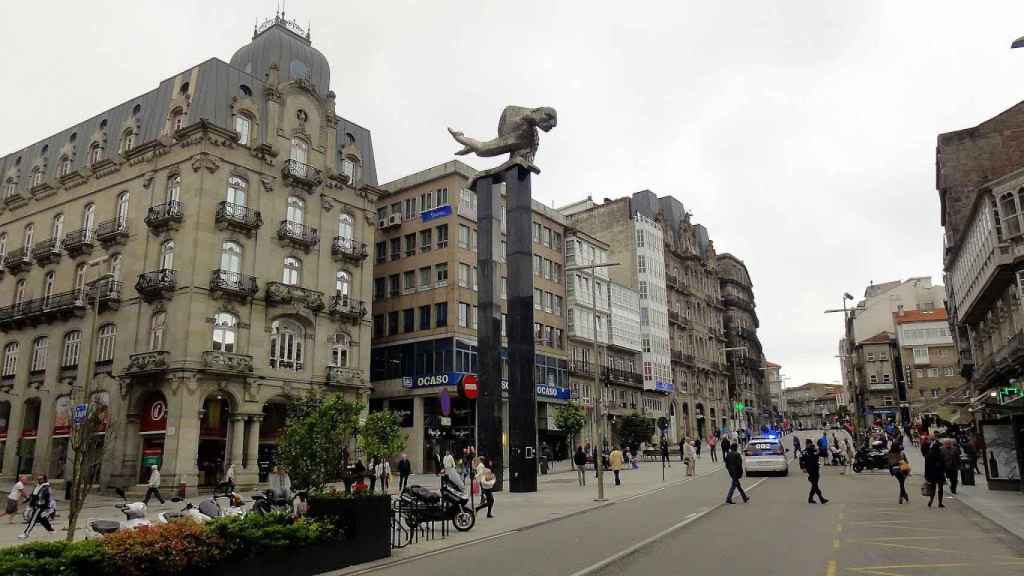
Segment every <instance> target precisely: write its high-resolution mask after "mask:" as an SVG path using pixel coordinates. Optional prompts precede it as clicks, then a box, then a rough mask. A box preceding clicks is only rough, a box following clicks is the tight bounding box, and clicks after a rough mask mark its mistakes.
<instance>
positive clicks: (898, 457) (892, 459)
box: [887, 443, 910, 504]
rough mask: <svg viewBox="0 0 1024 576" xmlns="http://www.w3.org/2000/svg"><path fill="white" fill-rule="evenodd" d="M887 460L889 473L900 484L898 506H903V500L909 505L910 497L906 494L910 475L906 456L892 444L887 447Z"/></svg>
mask: <svg viewBox="0 0 1024 576" xmlns="http://www.w3.org/2000/svg"><path fill="white" fill-rule="evenodd" d="M887 458H888V461H889V473H890V474H892V475H893V477H894V478H896V481H897V482H899V484H900V504H903V501H904V500H906V501H907V502H908V503H909V502H910V496H909V495H908V494H907V476H908V475H909V474H910V463H909V462H907V455H906V454H904V453H903V450H902V449H901V448H900V447H899V445H897V444H895V443H893V445H892V446H890V447H889V454H888V456H887Z"/></svg>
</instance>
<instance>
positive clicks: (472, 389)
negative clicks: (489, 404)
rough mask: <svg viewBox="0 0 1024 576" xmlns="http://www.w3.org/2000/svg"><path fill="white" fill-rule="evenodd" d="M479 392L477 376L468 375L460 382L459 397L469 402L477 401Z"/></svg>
mask: <svg viewBox="0 0 1024 576" xmlns="http://www.w3.org/2000/svg"><path fill="white" fill-rule="evenodd" d="M479 390H480V388H479V386H478V383H477V378H476V374H466V376H465V377H464V378H463V379H462V382H459V395H460V396H462V397H463V398H466V399H467V400H476V397H477V395H478V392H479Z"/></svg>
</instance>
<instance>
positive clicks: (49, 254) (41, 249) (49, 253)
mask: <svg viewBox="0 0 1024 576" xmlns="http://www.w3.org/2000/svg"><path fill="white" fill-rule="evenodd" d="M60 241H61V239H60V238H50V239H49V240H43V241H42V242H36V244H35V246H33V247H32V259H33V260H35V261H36V262H37V263H38V264H39V265H40V266H46V265H47V264H52V263H53V262H57V261H58V260H60V256H61V251H60Z"/></svg>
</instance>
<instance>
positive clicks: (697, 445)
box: [693, 436, 701, 460]
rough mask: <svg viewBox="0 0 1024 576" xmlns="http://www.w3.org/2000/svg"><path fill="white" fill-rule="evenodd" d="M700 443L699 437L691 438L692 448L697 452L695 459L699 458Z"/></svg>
mask: <svg viewBox="0 0 1024 576" xmlns="http://www.w3.org/2000/svg"><path fill="white" fill-rule="evenodd" d="M700 445H701V439H700V437H699V436H698V437H696V438H694V439H693V448H694V450H695V451H696V452H697V459H698V460H699V459H700Z"/></svg>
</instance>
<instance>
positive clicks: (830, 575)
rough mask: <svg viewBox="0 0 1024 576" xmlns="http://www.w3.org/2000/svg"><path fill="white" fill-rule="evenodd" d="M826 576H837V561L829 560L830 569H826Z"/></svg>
mask: <svg viewBox="0 0 1024 576" xmlns="http://www.w3.org/2000/svg"><path fill="white" fill-rule="evenodd" d="M825 576H836V561H835V560H829V561H828V568H826V569H825Z"/></svg>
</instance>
